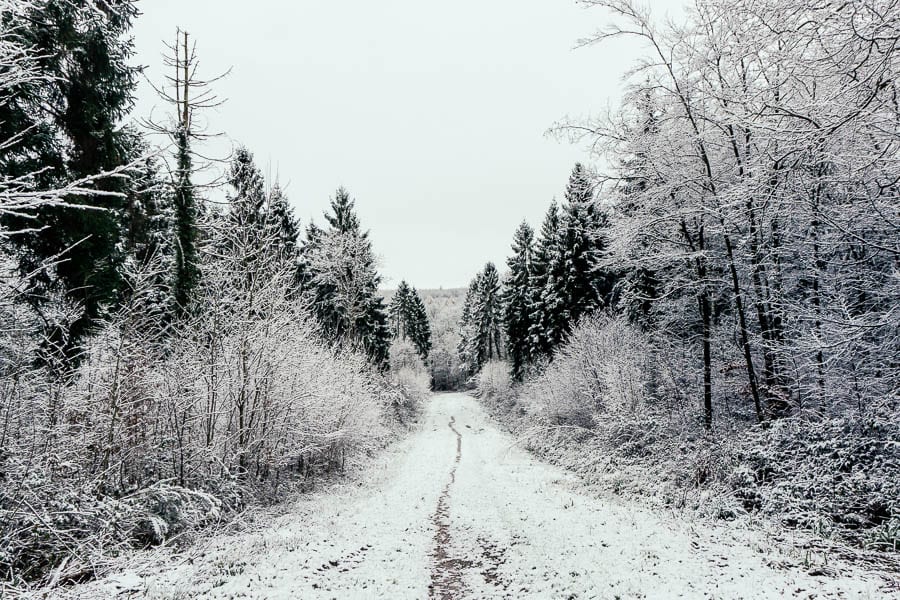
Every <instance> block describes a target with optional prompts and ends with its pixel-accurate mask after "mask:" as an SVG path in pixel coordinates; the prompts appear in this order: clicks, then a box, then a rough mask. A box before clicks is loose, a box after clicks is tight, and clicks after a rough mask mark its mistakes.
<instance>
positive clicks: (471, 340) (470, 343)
mask: <svg viewBox="0 0 900 600" xmlns="http://www.w3.org/2000/svg"><path fill="white" fill-rule="evenodd" d="M460 329H461V337H462V340H461V341H460V359H461V361H462V363H463V364H464V365H465V367H466V369H467V371H468V373H469V374H470V375H473V374H475V373H477V372H478V371H479V369H481V367H482V366H483V365H484V363H486V362H487V361H489V360H493V359H495V358H496V359H502V358H503V345H504V344H503V303H502V299H501V294H500V275H499V273H498V272H497V267H496V266H494V263H490V262H489V263H487V264H486V265H485V266H484V270H483V271H482V272H481V273H479V274H478V275H477V276H476V277H475V279H473V280H472V283H470V284H469V293H468V294H467V297H466V303H465V305H464V306H463V316H462V319H461V320H460Z"/></svg>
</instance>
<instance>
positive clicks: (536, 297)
mask: <svg viewBox="0 0 900 600" xmlns="http://www.w3.org/2000/svg"><path fill="white" fill-rule="evenodd" d="M558 235H559V207H558V205H557V204H556V200H554V201H553V202H551V203H550V207H549V208H548V209H547V214H546V215H545V216H544V222H543V224H542V225H541V232H540V237H539V238H538V240H537V243H536V245H535V249H534V257H533V259H532V261H531V285H530V287H531V294H530V295H531V306H530V309H529V311H528V312H529V317H530V324H529V343H530V346H531V349H530V354H531V355H532V356H534V357H537V356H546V355H549V354H550V353H551V352H552V351H553V342H552V340H551V339H550V337H549V335H548V333H549V332H550V330H551V327H550V324H551V320H552V319H553V316H552V315H551V314H550V312H549V310H548V306H547V305H546V304H545V303H544V299H543V296H544V290H545V289H546V288H547V284H548V281H549V278H550V264H551V262H552V261H553V259H554V256H555V255H556V253H557V249H558V244H557V239H558Z"/></svg>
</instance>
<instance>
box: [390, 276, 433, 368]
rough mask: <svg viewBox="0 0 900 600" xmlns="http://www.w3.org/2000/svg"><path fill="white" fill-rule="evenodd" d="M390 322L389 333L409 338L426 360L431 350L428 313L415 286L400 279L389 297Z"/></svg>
mask: <svg viewBox="0 0 900 600" xmlns="http://www.w3.org/2000/svg"><path fill="white" fill-rule="evenodd" d="M388 313H389V315H390V323H391V334H392V335H393V336H394V337H395V338H399V339H409V340H410V341H411V342H412V343H413V345H414V346H415V347H416V350H417V351H418V353H419V356H421V357H422V360H428V354H429V353H430V352H431V326H430V325H429V323H428V313H427V311H426V310H425V303H424V302H422V298H421V296H419V292H417V291H416V288H413V287H410V286H409V284H408V283H406V282H405V281H401V282H400V285H399V286H398V287H397V291H396V292H395V293H394V296H393V297H392V298H391V304H390V306H389V308H388Z"/></svg>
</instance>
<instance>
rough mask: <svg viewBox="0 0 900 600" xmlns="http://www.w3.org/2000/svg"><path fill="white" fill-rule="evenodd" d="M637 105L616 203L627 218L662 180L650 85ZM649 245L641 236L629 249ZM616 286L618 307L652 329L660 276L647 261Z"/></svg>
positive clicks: (642, 250)
mask: <svg viewBox="0 0 900 600" xmlns="http://www.w3.org/2000/svg"><path fill="white" fill-rule="evenodd" d="M636 108H637V111H638V114H639V117H638V122H637V123H636V124H635V125H634V126H632V127H630V128H629V129H630V130H633V131H634V137H635V140H636V142H637V143H634V144H633V145H632V146H631V149H630V152H629V155H628V156H627V157H626V158H625V159H624V160H623V161H622V178H623V180H624V186H623V187H622V193H621V197H620V199H619V202H618V204H617V206H616V211H617V214H618V215H620V216H621V217H624V218H626V219H631V218H633V217H634V215H635V214H637V213H638V212H639V211H640V206H639V205H638V203H637V199H638V198H640V197H641V195H642V194H644V193H645V192H646V191H647V190H648V189H649V188H650V187H652V186H656V185H659V184H660V183H661V182H660V181H659V177H658V175H655V174H653V173H652V167H651V166H650V165H649V164H648V163H649V157H648V152H647V146H646V143H648V142H649V139H650V138H652V136H654V135H656V134H657V133H659V116H658V109H657V108H656V102H655V100H654V98H653V94H652V92H651V91H650V87H649V86H648V87H647V89H645V90H644V92H643V93H642V94H641V95H640V96H639V97H638V98H637V101H636ZM646 246H647V242H646V240H644V239H641V240H640V242H639V245H638V247H636V248H632V249H630V252H629V254H634V255H645V254H648V252H647V250H648V248H647V247H646ZM616 287H617V289H616V292H615V293H614V294H613V297H614V302H613V304H614V306H615V308H616V309H617V310H619V311H621V312H622V313H623V314H625V315H626V316H627V317H628V320H629V321H631V322H632V323H635V324H637V325H639V326H641V327H643V328H645V329H649V328H652V327H653V326H654V325H655V318H654V315H653V304H654V303H655V301H656V300H657V299H658V298H659V295H660V289H661V287H662V282H661V281H660V278H659V275H658V274H657V273H656V272H655V271H654V270H653V269H650V268H648V267H647V266H646V265H644V264H640V263H639V264H637V265H629V267H628V268H626V269H625V270H624V272H623V273H621V275H620V276H619V277H618V282H617V284H616Z"/></svg>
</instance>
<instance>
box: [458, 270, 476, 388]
mask: <svg viewBox="0 0 900 600" xmlns="http://www.w3.org/2000/svg"><path fill="white" fill-rule="evenodd" d="M481 276H482V273H481V272H479V273H478V274H477V275H476V276H475V277H474V278H472V281H470V282H469V288H468V289H467V290H466V298H465V300H464V301H463V307H462V314H461V315H460V318H459V344H458V345H457V347H456V352H457V354H458V356H459V362H460V365H461V366H462V368H463V369H464V370H465V376H466V377H467V378H468V377H470V376H472V375H474V374H475V372H476V370H477V368H478V359H477V354H478V350H477V347H476V344H475V340H476V337H477V329H478V328H477V321H476V318H475V304H476V302H477V300H478V294H479V292H480V289H481Z"/></svg>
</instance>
